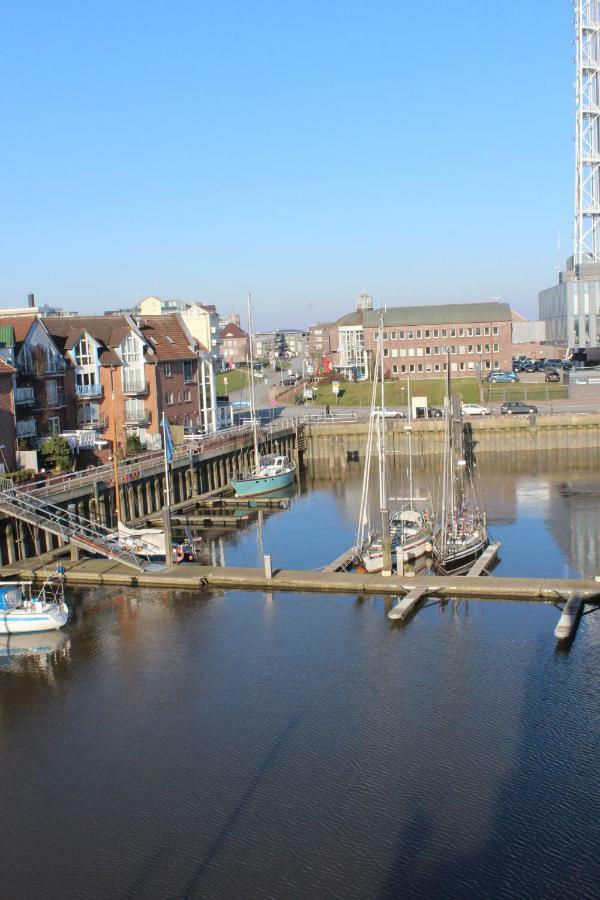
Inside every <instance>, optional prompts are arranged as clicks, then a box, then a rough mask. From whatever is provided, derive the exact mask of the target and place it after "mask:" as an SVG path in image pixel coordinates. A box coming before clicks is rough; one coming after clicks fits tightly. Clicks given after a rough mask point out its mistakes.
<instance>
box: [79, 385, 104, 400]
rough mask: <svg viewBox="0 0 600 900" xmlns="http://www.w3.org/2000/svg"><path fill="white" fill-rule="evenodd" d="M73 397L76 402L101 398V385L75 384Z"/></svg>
mask: <svg viewBox="0 0 600 900" xmlns="http://www.w3.org/2000/svg"><path fill="white" fill-rule="evenodd" d="M75 395H76V396H77V399H78V400H89V399H90V398H91V397H94V398H97V397H101V396H102V385H101V384H76V385H75Z"/></svg>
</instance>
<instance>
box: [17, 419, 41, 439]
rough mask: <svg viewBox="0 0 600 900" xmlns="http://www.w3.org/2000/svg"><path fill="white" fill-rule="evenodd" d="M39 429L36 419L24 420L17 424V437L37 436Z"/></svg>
mask: <svg viewBox="0 0 600 900" xmlns="http://www.w3.org/2000/svg"><path fill="white" fill-rule="evenodd" d="M36 432H37V427H36V423H35V419H23V421H22V422H17V436H18V437H30V436H31V435H33V434H36Z"/></svg>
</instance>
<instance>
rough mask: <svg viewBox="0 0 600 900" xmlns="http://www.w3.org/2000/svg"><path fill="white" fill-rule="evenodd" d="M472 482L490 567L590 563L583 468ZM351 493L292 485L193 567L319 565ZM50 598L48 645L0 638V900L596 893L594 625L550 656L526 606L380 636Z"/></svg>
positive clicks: (310, 603) (353, 502)
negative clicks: (480, 494)
mask: <svg viewBox="0 0 600 900" xmlns="http://www.w3.org/2000/svg"><path fill="white" fill-rule="evenodd" d="M484 474H485V484H486V485H487V487H486V488H485V503H486V506H487V509H488V511H489V513H490V518H491V522H492V529H493V534H494V536H495V537H497V538H499V539H500V540H501V541H502V545H503V547H502V562H501V564H500V567H499V569H498V570H497V571H498V572H499V573H505V574H519V575H521V574H527V575H531V574H539V575H544V576H570V575H577V574H580V573H586V574H589V573H595V572H596V571H600V562H599V559H598V519H599V513H600V488H598V486H597V482H596V473H595V472H592V471H589V472H587V471H585V470H582V469H579V470H577V471H572V472H568V473H565V472H564V471H563V472H562V473H558V472H553V471H546V472H544V471H542V470H540V471H538V472H536V474H535V475H531V476H528V475H525V474H516V473H510V472H507V471H504V470H503V469H502V467H493V466H492V465H491V464H488V467H487V470H486V471H484ZM421 480H422V485H421V487H422V488H423V489H424V488H425V486H426V485H427V483H428V478H427V477H426V476H424V475H423V476H422V477H421ZM564 482H568V489H567V490H565V489H564ZM359 493H360V479H359V476H358V474H355V475H352V474H351V476H350V477H349V478H348V480H346V481H344V482H341V481H340V482H336V483H333V484H332V483H328V482H325V481H319V480H318V479H317V480H313V482H312V483H309V485H308V491H307V493H305V494H303V495H301V496H298V497H296V498H295V499H294V501H293V503H292V508H291V510H290V511H288V512H278V513H276V514H273V515H267V516H265V518H264V522H263V523H262V528H261V534H259V530H258V528H257V526H256V524H255V525H253V526H252V527H251V528H248V529H247V530H245V531H243V532H236V533H234V534H233V535H232V534H231V533H229V534H227V533H223V535H222V536H221V537H219V536H218V535H215V540H214V541H211V542H207V545H206V549H205V551H204V552H205V554H206V556H207V558H209V557H212V558H213V559H218V560H220V561H222V562H226V563H229V564H237V563H241V564H255V562H256V560H257V558H258V555H259V554H260V552H262V551H261V541H262V544H263V545H264V549H265V550H266V551H267V552H271V553H272V554H273V557H274V562H275V564H276V565H278V566H281V565H284V566H288V565H289V566H305V567H315V566H317V565H320V564H323V563H325V562H327V561H329V560H330V559H332V558H334V557H335V556H336V555H337V554H338V553H339V552H341V551H342V550H343V549H345V548H346V547H347V546H349V545H350V544H351V543H352V538H353V533H354V527H355V526H354V520H355V517H356V509H357V505H358V500H359ZM70 603H71V605H72V606H74V608H75V616H74V621H73V623H72V624H71V625H70V626H69V627H68V629H67V630H66V632H65V633H64V634H63V635H58V636H56V637H51V638H48V637H44V636H41V637H38V638H34V639H26V640H24V641H22V643H21V644H19V643H18V642H15V643H12V644H11V645H10V647H8V648H7V647H6V644H4V646H3V647H0V786H1V788H2V796H3V804H2V812H3V815H2V851H3V852H2V891H1V893H2V897H8V898H13V897H15V898H16V897H19V898H20V897H26V898H29V897H36V898H37V897H40V898H41V897H52V898H53V897H60V898H81V897H95V898H97V897H107V898H113V897H124V898H129V897H131V898H146V897H149V898H155V897H156V898H183V897H206V898H227V900H229V898H290V900H292V898H338V897H339V898H361V900H363V898H380V900H386V898H393V897H418V898H445V897H452V898H454V897H460V898H471V897H472V898H488V897H489V898H504V897H510V898H519V900H521V898H529V897H532V898H533V897H536V898H537V897H550V898H552V897H556V898H559V897H560V898H564V897H573V898H586V897H598V896H599V894H600V889H599V885H600V858H599V854H598V851H597V848H596V840H595V837H596V831H597V802H598V796H599V794H600V772H599V769H598V766H597V758H598V749H599V746H598V744H599V741H598V734H599V726H600V712H599V706H598V688H599V675H598V672H599V671H600V616H599V615H598V614H595V613H590V614H587V615H585V616H584V618H583V620H582V623H581V627H580V630H579V633H578V636H577V638H576V640H575V642H574V644H573V645H572V647H571V648H570V651H569V652H566V653H565V652H557V651H556V649H555V642H554V638H553V634H552V632H553V628H554V626H555V624H556V621H557V618H558V612H557V610H556V609H554V608H553V607H552V606H549V605H542V604H524V603H519V604H516V603H491V602H470V603H461V602H453V603H448V604H446V605H444V606H442V605H440V604H433V603H432V604H431V605H430V606H428V607H427V608H425V609H423V610H422V611H421V612H419V614H418V615H417V616H416V617H415V618H413V619H412V620H411V621H410V622H409V623H408V624H407V625H406V626H404V627H398V626H395V625H393V624H392V623H390V622H389V620H388V619H387V618H386V615H385V613H386V603H385V601H384V600H383V599H377V598H376V599H367V600H363V599H360V598H352V597H347V596H345V597H338V596H327V595H324V596H315V595H302V594H276V595H265V594H259V593H239V592H232V593H228V594H225V593H212V594H204V595H197V594H196V595H192V594H190V593H183V592H182V593H179V592H173V591H139V590H135V591H134V590H127V591H109V590H106V589H98V590H89V591H78V592H72V593H71V594H70Z"/></svg>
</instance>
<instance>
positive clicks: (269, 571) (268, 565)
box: [263, 553, 273, 578]
mask: <svg viewBox="0 0 600 900" xmlns="http://www.w3.org/2000/svg"><path fill="white" fill-rule="evenodd" d="M263 561H264V564H265V578H272V577H273V564H272V562H271V554H270V553H265V555H264V556H263Z"/></svg>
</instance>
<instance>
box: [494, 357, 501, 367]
mask: <svg viewBox="0 0 600 900" xmlns="http://www.w3.org/2000/svg"><path fill="white" fill-rule="evenodd" d="M494 368H495V369H499V368H500V363H499V362H498V360H497V359H495V360H494Z"/></svg>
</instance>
